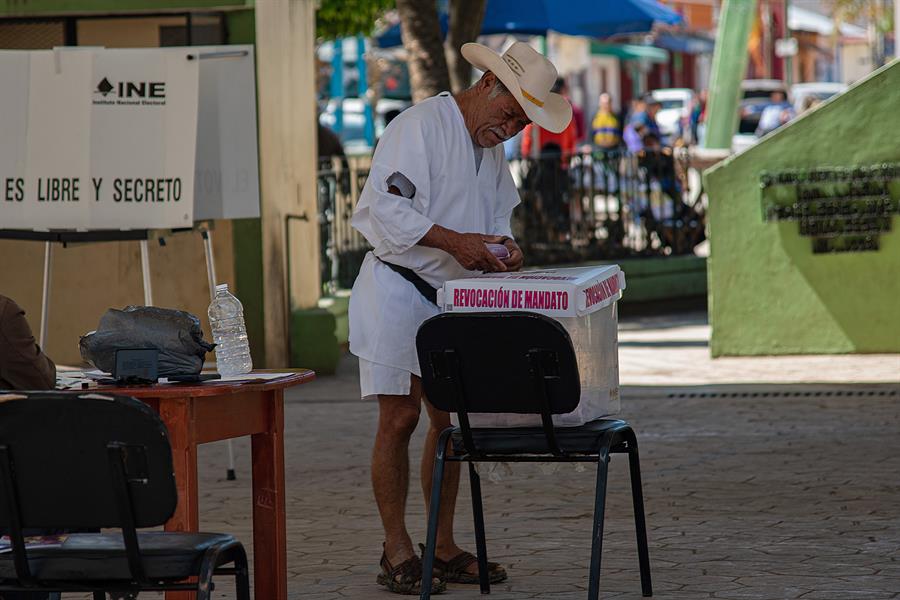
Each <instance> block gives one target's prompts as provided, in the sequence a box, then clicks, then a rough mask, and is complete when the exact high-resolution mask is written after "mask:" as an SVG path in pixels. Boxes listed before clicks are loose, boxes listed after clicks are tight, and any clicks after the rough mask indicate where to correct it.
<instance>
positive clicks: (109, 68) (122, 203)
mask: <svg viewBox="0 0 900 600" xmlns="http://www.w3.org/2000/svg"><path fill="white" fill-rule="evenodd" d="M0 79H2V81H3V85H2V86H0V106H2V107H3V110H2V111H0V237H3V238H11V239H24V240H34V241H43V242H44V243H45V244H46V247H45V259H44V281H43V299H42V316H41V335H40V338H41V345H42V346H43V345H46V335H47V333H46V332H47V328H46V322H47V317H48V315H47V310H48V309H47V306H48V296H49V294H50V274H51V262H52V248H53V246H52V244H53V243H64V244H65V243H81V242H103V241H124V240H134V241H136V242H138V243H139V244H140V246H141V266H142V274H143V286H144V303H145V304H147V305H152V304H153V297H152V291H151V289H150V277H149V264H148V261H149V258H148V250H147V240H148V239H149V238H150V237H151V235H150V232H151V230H157V231H159V230H163V231H164V232H165V234H166V235H169V234H171V233H173V232H179V231H186V232H200V233H201V234H202V235H203V238H204V242H205V248H206V262H207V271H208V273H207V275H208V278H209V285H210V293H211V295H212V293H213V290H214V287H215V283H216V281H215V268H214V261H213V256H212V244H211V241H210V235H211V233H210V232H209V231H208V227H206V226H205V225H203V224H202V223H203V222H204V221H209V220H213V219H236V218H247V217H258V216H259V172H258V158H257V156H258V153H257V132H256V78H255V70H254V57H253V46H250V45H247V46H193V47H183V48H141V49H103V48H91V47H65V48H55V49H53V50H36V51H15V50H10V51H0ZM191 275H193V274H192V273H173V274H172V276H173V277H179V276H191Z"/></svg>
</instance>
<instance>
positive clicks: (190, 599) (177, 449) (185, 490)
mask: <svg viewBox="0 0 900 600" xmlns="http://www.w3.org/2000/svg"><path fill="white" fill-rule="evenodd" d="M159 414H160V417H162V420H163V421H165V423H166V424H167V426H168V429H169V442H170V443H171V445H172V463H173V467H174V470H175V487H176V489H177V490H178V506H177V507H176V509H175V514H173V515H172V518H171V519H169V520H168V522H166V527H165V529H166V531H199V529H200V509H199V502H198V496H199V494H198V492H199V489H198V482H197V440H196V432H195V428H194V415H193V411H192V410H191V402H190V399H188V398H175V399H160V401H159ZM195 597H196V594H194V593H192V592H166V600H194V598H195Z"/></svg>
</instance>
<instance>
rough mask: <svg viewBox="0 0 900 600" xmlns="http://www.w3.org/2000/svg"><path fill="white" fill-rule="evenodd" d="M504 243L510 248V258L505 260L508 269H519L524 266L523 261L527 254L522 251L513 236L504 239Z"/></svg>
mask: <svg viewBox="0 0 900 600" xmlns="http://www.w3.org/2000/svg"><path fill="white" fill-rule="evenodd" d="M503 245H504V246H506V249H507V250H509V258H507V259H504V260H503V264H505V265H506V270H507V271H518V270H519V269H521V268H522V263H523V262H524V261H525V255H524V254H523V253H522V249H521V248H519V245H518V244H517V243H516V240H514V239H512V238H506V239H505V240H503Z"/></svg>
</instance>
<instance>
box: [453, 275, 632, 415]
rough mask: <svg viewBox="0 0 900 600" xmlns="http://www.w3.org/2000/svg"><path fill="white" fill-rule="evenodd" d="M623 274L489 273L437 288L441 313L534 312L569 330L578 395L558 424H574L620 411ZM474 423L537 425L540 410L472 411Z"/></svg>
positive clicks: (454, 281)
mask: <svg viewBox="0 0 900 600" xmlns="http://www.w3.org/2000/svg"><path fill="white" fill-rule="evenodd" d="M624 289H625V274H624V273H623V272H622V270H621V269H620V268H619V267H618V266H617V265H604V266H594V267H578V268H572V269H543V270H540V271H519V272H515V273H489V274H484V275H481V276H478V277H470V278H466V279H456V280H453V281H448V282H447V283H445V284H444V286H443V288H442V289H441V290H438V306H440V307H441V308H442V310H443V311H444V312H499V311H503V312H507V311H524V312H535V313H539V314H542V315H546V316H549V317H552V318H553V319H555V320H556V321H558V322H559V323H560V324H562V326H563V327H565V329H566V331H567V332H568V333H569V337H570V338H571V339H572V346H573V348H574V349H575V357H576V359H577V362H578V373H579V376H580V378H581V399H580V402H579V404H578V406H577V407H576V408H575V410H574V411H572V412H571V413H567V414H564V415H555V416H554V417H553V422H554V423H555V424H556V425H557V426H559V427H577V426H579V425H583V424H585V423H587V422H589V421H593V420H595V419H599V418H601V417H605V416H609V415H613V414H615V413H617V412H619V409H620V399H619V352H618V310H617V307H616V302H617V301H618V300H619V298H621V297H622V291H623V290H624ZM470 422H471V424H472V426H473V427H531V426H535V427H539V426H540V425H541V418H540V416H539V415H519V414H506V413H501V414H472V415H470Z"/></svg>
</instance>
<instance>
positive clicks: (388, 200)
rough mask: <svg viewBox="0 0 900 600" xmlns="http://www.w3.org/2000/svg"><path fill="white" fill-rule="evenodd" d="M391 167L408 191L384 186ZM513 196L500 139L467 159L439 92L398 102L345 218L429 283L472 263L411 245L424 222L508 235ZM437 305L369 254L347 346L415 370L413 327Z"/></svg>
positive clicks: (453, 112)
mask: <svg viewBox="0 0 900 600" xmlns="http://www.w3.org/2000/svg"><path fill="white" fill-rule="evenodd" d="M394 173H399V174H401V175H403V177H404V178H405V179H406V180H408V181H409V183H411V184H412V187H413V188H414V194H412V197H411V198H406V197H403V196H397V195H395V194H391V193H390V192H388V187H389V184H388V180H389V179H390V178H391V176H392V175H393V174H394ZM401 191H404V190H401ZM518 203H519V194H518V191H517V190H516V187H515V183H514V182H513V179H512V176H511V174H510V172H509V166H508V165H507V162H506V159H505V157H504V154H503V147H502V145H498V146H495V147H493V148H485V149H484V153H483V156H482V160H481V165H480V167H476V157H475V152H473V147H472V138H471V137H470V135H469V131H468V129H466V126H465V123H464V121H463V116H462V113H461V112H460V110H459V107H458V106H457V104H456V100H454V98H453V97H452V96H450V95H449V94H447V93H444V94H440V95H438V96H435V97H433V98H429V99H427V100H425V101H423V102H421V103H419V104H417V105H415V106H413V107H411V108H409V109H407V110H405V111H404V112H402V113H401V114H400V115H399V116H398V117H396V118H395V119H394V120H393V121H391V123H390V125H389V126H388V128H387V129H385V132H384V135H383V136H382V137H381V139H380V140H379V142H378V147H377V149H376V151H375V155H374V156H373V158H372V167H371V169H370V171H369V177H368V179H367V181H366V185H365V187H364V188H363V191H362V194H361V195H360V198H359V203H358V204H357V207H356V210H355V211H354V214H353V218H352V220H351V224H352V225H353V227H355V228H356V229H357V230H359V231H360V233H362V234H363V236H365V238H366V239H367V240H368V241H369V243H370V244H372V246H373V248H374V251H373V252H374V256H377V257H378V258H380V259H382V260H384V261H387V262H390V263H393V264H396V265H400V266H404V267H408V268H410V269H412V270H413V271H415V272H416V273H418V274H419V276H420V277H422V278H423V279H424V280H425V281H427V282H428V283H430V284H431V285H432V286H434V287H435V288H438V287H440V286H441V285H442V284H443V283H444V282H445V281H448V280H451V279H458V278H461V277H468V276H471V275H472V274H473V272H472V271H468V270H466V269H464V268H463V267H462V266H461V265H460V264H459V263H458V262H456V259H454V258H453V257H452V256H450V255H449V254H448V253H446V252H444V251H443V250H438V249H436V248H426V247H424V246H418V245H417V243H418V241H419V240H420V239H422V237H423V236H424V235H425V234H426V233H427V232H428V230H429V229H431V227H432V226H433V225H435V224H438V225H441V226H443V227H446V228H448V229H452V230H454V231H458V232H460V233H484V234H490V235H511V231H510V217H511V216H512V211H513V208H515V206H516V205H517V204H518ZM437 312H438V310H437V307H435V306H434V305H433V304H431V303H430V302H428V301H427V300H425V299H424V298H422V297H421V295H420V294H419V292H418V291H417V290H416V288H415V287H414V286H413V285H412V284H411V283H409V282H408V281H406V280H405V279H403V278H402V277H401V276H400V275H398V274H397V273H395V272H393V271H391V270H390V269H389V268H388V267H386V266H385V265H383V264H381V263H380V262H379V261H378V260H375V258H374V257H373V256H371V255H369V256H367V257H366V260H365V261H364V262H363V265H362V268H361V269H360V273H359V276H358V277H357V280H356V283H355V284H354V286H353V293H352V295H351V298H350V350H351V351H352V352H353V353H354V354H356V355H357V356H359V357H361V358H364V359H366V360H369V361H372V362H375V363H379V364H384V365H388V366H392V367H395V368H400V369H405V370H408V371H410V372H412V373H415V374H417V375H418V374H419V366H418V360H417V358H416V352H415V335H416V331H417V330H418V327H419V325H421V323H422V322H423V321H425V320H426V319H428V318H429V317H431V316H433V315H435V314H437Z"/></svg>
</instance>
